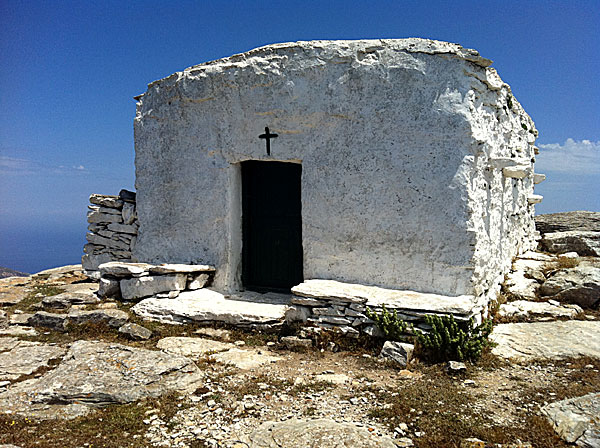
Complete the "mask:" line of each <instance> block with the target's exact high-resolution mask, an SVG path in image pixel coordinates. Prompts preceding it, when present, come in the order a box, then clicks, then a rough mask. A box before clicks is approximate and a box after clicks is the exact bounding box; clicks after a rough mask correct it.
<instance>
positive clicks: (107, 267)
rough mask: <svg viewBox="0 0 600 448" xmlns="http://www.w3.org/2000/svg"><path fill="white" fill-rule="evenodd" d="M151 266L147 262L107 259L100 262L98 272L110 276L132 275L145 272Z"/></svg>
mask: <svg viewBox="0 0 600 448" xmlns="http://www.w3.org/2000/svg"><path fill="white" fill-rule="evenodd" d="M150 267H152V265H151V264H147V263H125V262H121V261H109V262H108V263H102V264H101V265H100V266H98V270H99V271H100V274H101V275H103V276H105V275H109V276H111V277H133V276H138V275H143V274H147V273H148V271H149V270H150Z"/></svg>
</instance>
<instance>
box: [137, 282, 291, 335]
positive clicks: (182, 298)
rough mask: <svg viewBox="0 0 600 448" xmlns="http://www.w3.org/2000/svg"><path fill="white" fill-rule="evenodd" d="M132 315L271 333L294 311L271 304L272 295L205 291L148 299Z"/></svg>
mask: <svg viewBox="0 0 600 448" xmlns="http://www.w3.org/2000/svg"><path fill="white" fill-rule="evenodd" d="M256 296H267V297H265V298H262V299H264V300H262V301H259V300H261V297H256ZM288 297H289V296H288ZM288 303H289V302H288ZM132 311H133V312H134V313H136V314H137V315H138V316H140V317H142V318H144V319H151V320H155V321H159V322H165V323H191V322H197V323H200V324H211V323H225V324H229V325H234V326H238V327H244V328H261V329H271V328H273V329H274V328H277V327H280V326H281V325H283V324H284V323H285V322H286V319H287V317H288V314H290V313H292V312H293V311H294V308H293V307H291V306H290V305H289V304H285V303H282V300H273V295H268V294H264V295H257V294H254V293H252V294H250V295H249V297H244V295H243V294H240V295H238V296H225V295H224V294H221V293H219V292H217V291H213V290H211V289H206V288H205V289H199V290H196V291H184V292H182V293H181V294H179V296H178V297H176V298H174V299H159V298H156V297H150V298H147V299H144V300H142V301H140V302H139V303H138V304H137V305H135V306H134V307H133V308H132Z"/></svg>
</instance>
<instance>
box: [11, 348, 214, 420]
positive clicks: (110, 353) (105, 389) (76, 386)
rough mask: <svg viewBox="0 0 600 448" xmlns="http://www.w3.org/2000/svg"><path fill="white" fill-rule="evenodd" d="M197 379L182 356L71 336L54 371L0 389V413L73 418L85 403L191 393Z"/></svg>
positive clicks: (197, 373) (81, 412)
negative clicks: (77, 339) (68, 348)
mask: <svg viewBox="0 0 600 448" xmlns="http://www.w3.org/2000/svg"><path fill="white" fill-rule="evenodd" d="M201 378H202V372H201V371H200V370H199V369H198V367H197V366H196V365H195V364H194V363H193V362H192V361H191V360H190V359H188V358H186V357H183V356H178V355H172V354H169V353H165V352H162V351H154V350H146V349H141V348H133V347H128V346H125V345H120V344H108V343H104V342H96V341H77V342H75V343H73V344H72V345H71V348H70V350H69V351H68V353H67V354H66V355H65V357H64V359H63V361H62V362H61V363H60V365H59V366H58V367H56V368H55V369H54V370H52V371H50V372H48V373H46V374H44V375H43V376H41V377H40V378H35V379H32V380H26V381H23V382H20V383H18V384H15V385H13V386H12V387H11V388H10V389H8V390H7V391H6V392H3V393H0V412H12V413H17V414H21V415H26V416H28V417H30V418H31V417H33V418H42V419H47V418H74V417H77V416H80V415H84V414H86V413H87V412H89V410H90V406H98V405H107V404H116V403H131V402H133V401H136V400H139V399H141V398H144V397H157V396H160V395H162V394H165V393H168V392H171V391H181V392H186V393H191V392H192V391H194V390H196V389H197V388H198V387H199V386H200V381H201ZM57 403H60V404H57Z"/></svg>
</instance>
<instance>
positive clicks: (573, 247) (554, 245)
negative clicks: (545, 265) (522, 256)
mask: <svg viewBox="0 0 600 448" xmlns="http://www.w3.org/2000/svg"><path fill="white" fill-rule="evenodd" d="M540 246H541V247H542V248H543V249H544V250H546V251H548V252H552V253H556V254H563V253H565V252H577V253H578V254H579V255H580V256H582V257H585V256H591V257H600V231H597V232H591V231H581V230H570V231H565V232H554V233H546V234H544V236H543V238H542V239H541V241H540Z"/></svg>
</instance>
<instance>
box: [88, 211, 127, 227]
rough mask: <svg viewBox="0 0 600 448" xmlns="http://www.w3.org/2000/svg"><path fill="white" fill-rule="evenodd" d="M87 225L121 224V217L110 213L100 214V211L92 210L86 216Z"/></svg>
mask: <svg viewBox="0 0 600 448" xmlns="http://www.w3.org/2000/svg"><path fill="white" fill-rule="evenodd" d="M87 222H88V223H90V224H91V223H99V222H101V223H106V224H110V223H122V222H123V217H122V216H121V215H113V214H110V213H100V211H97V210H93V211H91V212H89V213H88V215H87Z"/></svg>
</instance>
